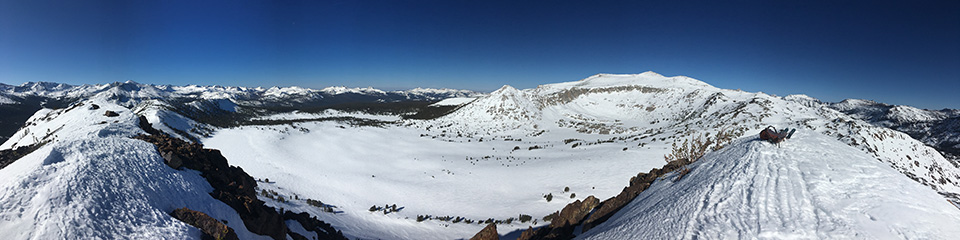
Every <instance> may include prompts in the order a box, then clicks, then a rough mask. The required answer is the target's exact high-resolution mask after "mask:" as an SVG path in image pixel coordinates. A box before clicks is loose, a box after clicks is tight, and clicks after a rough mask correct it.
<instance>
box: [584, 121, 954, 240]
mask: <svg viewBox="0 0 960 240" xmlns="http://www.w3.org/2000/svg"><path fill="white" fill-rule="evenodd" d="M794 138H795V139H791V141H790V142H789V143H790V144H786V145H783V146H782V147H779V148H778V147H774V146H772V145H771V144H769V143H766V142H762V141H758V140H757V138H756V137H744V138H742V139H740V140H739V141H738V142H735V143H734V144H732V145H731V146H728V147H727V148H724V149H722V150H720V151H718V152H714V153H710V154H708V155H707V156H705V157H704V158H703V159H701V160H700V161H698V162H697V163H694V164H693V165H692V166H691V169H692V171H691V172H690V173H688V174H687V175H686V176H684V177H683V178H682V179H681V180H675V179H676V178H674V177H664V178H661V179H659V180H657V181H656V182H655V183H654V184H652V185H651V186H650V187H649V189H647V190H646V191H643V192H642V193H641V194H640V195H639V196H637V198H636V199H635V200H634V201H633V202H631V203H630V204H628V205H627V206H626V207H624V209H623V210H621V211H619V212H618V213H616V214H615V215H613V217H612V218H611V219H610V220H608V221H607V222H605V223H603V224H600V225H598V226H597V227H596V228H595V229H593V230H591V231H588V232H586V233H584V234H583V235H582V236H579V237H578V238H579V239H655V238H670V239H674V238H684V239H688V238H694V239H696V238H707V239H725V238H743V237H744V236H751V237H759V238H789V239H795V238H799V239H811V238H813V239H837V238H866V239H886V238H905V239H915V238H919V239H950V238H953V237H955V236H958V235H960V230H958V229H957V228H956V227H955V226H957V225H958V224H960V211H958V210H957V208H956V207H955V206H953V205H952V204H951V203H949V202H947V201H944V200H943V198H942V197H941V196H939V195H937V194H936V193H935V192H933V191H930V190H929V189H928V188H925V187H922V186H920V185H917V184H916V183H914V182H912V181H910V180H909V179H906V178H903V177H902V176H900V174H899V173H897V172H896V171H893V170H892V169H890V168H889V167H887V166H886V165H885V164H883V163H881V162H877V161H876V160H874V158H873V157H872V156H870V155H867V154H864V153H863V152H861V151H860V150H858V149H856V148H853V147H850V146H847V145H846V144H842V143H839V142H837V140H836V139H833V138H831V137H828V136H825V135H822V134H819V133H816V132H813V131H799V132H797V136H794ZM748 238H749V237H748Z"/></svg>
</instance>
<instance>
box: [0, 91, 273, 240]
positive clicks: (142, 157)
mask: <svg viewBox="0 0 960 240" xmlns="http://www.w3.org/2000/svg"><path fill="white" fill-rule="evenodd" d="M94 104H96V105H97V106H98V107H93V105H94ZM107 110H110V111H114V112H116V113H118V114H119V115H118V116H115V117H108V116H104V113H105V112H106V111H107ZM137 124H138V121H137V116H136V115H134V113H133V112H132V111H130V110H129V109H126V108H124V107H122V106H119V105H116V104H112V103H110V102H106V101H100V100H90V101H85V102H83V104H76V105H73V106H72V107H70V108H65V109H59V110H46V111H40V112H38V113H37V114H36V115H34V117H32V118H31V121H30V123H29V125H28V126H27V127H25V128H23V129H21V130H20V131H19V132H18V133H17V134H18V135H28V134H27V133H28V132H37V133H43V134H44V135H45V137H44V136H41V137H38V138H24V139H22V140H23V141H20V142H14V141H13V140H11V141H8V142H6V143H4V146H5V147H9V146H15V145H21V146H22V145H27V144H32V143H35V142H46V144H45V145H44V146H43V147H41V148H40V149H38V150H36V151H34V152H33V153H30V154H28V155H26V156H24V157H23V158H21V159H20V160H18V161H16V162H14V163H13V164H11V165H9V166H7V167H6V168H3V169H0V232H2V233H4V234H3V235H4V238H5V239H74V238H79V239H96V238H105V239H132V238H150V239H199V237H200V232H199V231H198V230H197V229H196V228H194V227H192V226H189V225H187V224H185V223H183V222H180V221H179V220H176V219H174V218H172V217H170V215H168V213H169V212H171V211H173V210H174V209H177V208H180V207H188V208H190V209H194V210H198V211H201V212H205V213H207V214H209V215H210V216H212V217H214V218H216V219H222V220H225V221H224V222H227V225H228V226H229V227H231V228H233V229H234V230H235V231H236V232H237V234H238V235H239V236H240V237H241V238H243V239H262V238H265V237H263V236H259V235H254V234H252V233H250V232H249V231H247V229H246V228H245V227H244V225H243V224H242V221H241V219H240V217H239V216H238V215H237V213H236V212H235V211H234V210H233V209H231V208H230V207H229V206H227V205H226V204H224V203H222V202H219V201H217V200H216V199H214V198H212V197H211V196H210V195H209V194H208V193H209V192H210V191H211V190H212V187H211V186H210V185H209V184H208V183H207V181H206V180H204V178H202V177H201V176H200V175H199V174H197V173H196V172H195V171H177V170H174V169H171V168H170V167H167V166H166V165H164V163H163V159H162V158H161V157H160V154H159V153H158V152H157V150H156V148H155V147H154V146H153V145H152V144H149V143H147V142H144V141H140V140H135V139H131V137H132V136H134V135H136V134H141V133H143V131H142V130H140V128H139V127H138V126H137Z"/></svg>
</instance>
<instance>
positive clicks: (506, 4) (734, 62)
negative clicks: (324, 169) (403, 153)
mask: <svg viewBox="0 0 960 240" xmlns="http://www.w3.org/2000/svg"><path fill="white" fill-rule="evenodd" d="M732 2H735V3H716V2H714V1H703V2H700V1H569V2H567V1H447V0H445V1H292V0H291V1H266V0H256V1H247V0H240V1H45V0H43V1H7V0H3V1H0V82H3V83H7V84H20V83H23V82H27V81H51V82H65V83H71V84H85V83H107V82H114V81H125V80H134V81H137V82H142V83H154V84H174V85H186V84H199V85H231V86H250V87H255V86H274V85H279V86H290V85H299V86H305V87H313V88H320V87H325V86H331V85H337V86H340V85H344V86H351V87H365V86H373V87H378V88H383V89H406V88H413V87H448V88H461V89H473V90H481V91H490V90H494V89H496V88H499V87H500V86H502V85H505V84H508V85H512V86H515V87H518V88H532V87H536V86H537V85H538V84H545V83H554V82H563V81H574V80H578V79H581V78H584V77H587V76H590V75H593V74H596V73H640V72H644V71H655V72H659V73H661V74H664V75H667V76H673V75H686V76H690V77H693V78H697V79H700V80H703V81H705V82H707V83H710V84H713V85H714V86H717V87H721V88H731V89H737V88H740V89H743V90H747V91H763V92H767V93H772V94H778V95H786V94H792V93H805V94H808V95H810V96H813V97H816V98H820V99H822V100H826V101H839V100H842V99H844V98H865V99H872V100H877V101H881V102H887V103H892V104H907V105H913V106H918V107H923V108H933V109H939V108H944V107H949V108H960V94H958V91H960V1H897V2H883V1H864V2H854V1H822V2H818V1H756V2H746V1H732Z"/></svg>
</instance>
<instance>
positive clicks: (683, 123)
mask: <svg viewBox="0 0 960 240" xmlns="http://www.w3.org/2000/svg"><path fill="white" fill-rule="evenodd" d="M511 89H512V88H509V87H504V88H502V89H501V90H498V91H497V92H494V93H491V94H490V95H488V96H482V97H479V98H477V100H475V101H473V102H471V103H470V104H467V105H466V106H463V107H461V108H460V109H458V110H457V111H455V112H453V113H451V114H449V115H447V116H444V117H441V118H438V119H435V120H432V121H426V122H416V123H412V125H416V126H418V127H421V128H423V129H430V130H431V131H434V132H439V134H442V133H444V132H455V133H458V134H462V135H467V136H512V137H518V136H526V137H534V136H541V135H545V136H551V135H552V136H555V137H561V138H565V139H581V138H582V137H581V136H582V134H588V135H589V136H590V138H596V139H598V140H597V141H605V140H604V138H603V137H601V136H609V137H606V138H607V139H612V140H618V139H619V140H624V141H626V139H633V141H632V142H634V144H643V143H647V144H649V143H651V142H653V141H664V140H667V141H677V140H678V139H685V138H688V137H691V136H694V135H709V134H716V133H717V132H719V131H722V130H728V131H732V132H733V133H734V134H735V135H737V136H742V135H745V134H756V133H757V132H759V131H760V130H761V129H763V128H765V127H766V126H776V127H780V128H786V127H789V128H804V129H809V130H813V131H816V132H819V133H823V134H826V135H829V136H832V137H835V138H836V139H839V140H841V141H842V142H843V143H845V144H848V145H850V146H854V147H856V148H858V149H860V150H861V151H863V152H865V153H868V154H870V155H873V156H874V157H875V158H877V159H879V160H881V161H883V162H886V163H888V164H890V166H891V167H892V168H895V169H897V170H898V171H900V172H901V173H903V174H904V175H906V176H908V177H910V178H913V179H915V180H916V181H918V182H920V183H923V184H925V185H928V186H930V187H932V188H934V189H937V190H938V191H940V192H941V193H943V194H944V195H946V196H949V197H951V198H953V199H955V200H958V201H960V163H957V162H953V161H950V160H947V159H946V158H944V156H943V155H942V154H940V153H939V152H938V151H936V150H935V149H933V148H931V147H929V146H927V145H925V144H924V143H923V142H921V141H918V140H916V139H914V138H912V137H911V136H910V135H907V134H904V133H902V132H899V131H896V130H892V129H890V128H887V127H884V126H878V125H874V124H871V123H870V122H868V121H864V120H861V119H860V118H858V117H855V116H851V115H848V114H846V113H844V112H841V111H837V110H835V109H833V108H831V105H830V104H828V103H823V102H821V101H819V100H817V99H814V98H811V97H808V96H805V95H791V96H786V97H778V96H772V95H768V94H765V93H751V92H743V91H738V90H728V89H719V88H715V87H713V86H710V85H709V84H706V83H704V82H700V81H698V80H695V79H691V78H687V77H683V76H676V77H665V76H662V75H659V74H656V73H653V72H646V73H642V74H598V75H595V76H591V77H588V78H586V79H583V80H580V81H575V82H566V83H555V84H547V85H541V86H539V87H537V88H534V89H525V90H511ZM916 118H918V117H911V118H909V119H916ZM939 126H949V125H939ZM488 138H489V137H488ZM649 138H652V140H650V139H649ZM948 138H949V137H948Z"/></svg>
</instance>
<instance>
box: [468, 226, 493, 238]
mask: <svg viewBox="0 0 960 240" xmlns="http://www.w3.org/2000/svg"><path fill="white" fill-rule="evenodd" d="M470 240H500V234H497V224H496V223H491V224H487V226H486V227H484V228H483V230H480V232H478V233H477V235H473V237H472V238H470Z"/></svg>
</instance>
